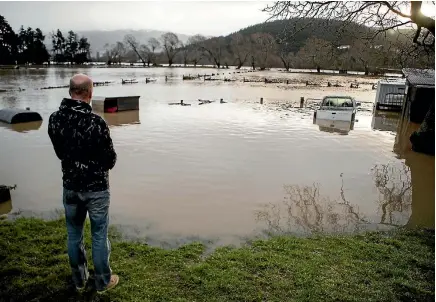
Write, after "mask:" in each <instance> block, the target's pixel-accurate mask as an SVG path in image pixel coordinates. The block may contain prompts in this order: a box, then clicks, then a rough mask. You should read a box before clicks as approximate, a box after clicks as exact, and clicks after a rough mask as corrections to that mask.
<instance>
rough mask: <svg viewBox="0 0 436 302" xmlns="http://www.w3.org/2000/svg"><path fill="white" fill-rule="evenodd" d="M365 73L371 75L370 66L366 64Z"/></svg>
mask: <svg viewBox="0 0 436 302" xmlns="http://www.w3.org/2000/svg"><path fill="white" fill-rule="evenodd" d="M365 75H366V76H367V75H369V68H368V66H365Z"/></svg>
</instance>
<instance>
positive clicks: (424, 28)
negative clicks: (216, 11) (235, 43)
mask: <svg viewBox="0 0 436 302" xmlns="http://www.w3.org/2000/svg"><path fill="white" fill-rule="evenodd" d="M421 6H422V1H318V2H311V1H278V2H274V4H271V5H267V7H266V8H264V10H263V11H265V12H267V13H269V14H270V15H271V17H270V19H292V18H297V19H298V18H306V19H310V20H317V19H323V20H325V22H330V21H331V20H340V21H344V22H343V27H347V26H349V25H350V24H353V23H357V24H361V25H365V26H367V27H370V28H375V29H377V30H376V31H375V33H372V37H373V38H374V37H375V36H377V35H378V34H380V33H386V32H387V31H388V30H391V29H398V28H401V27H404V26H410V25H414V26H415V28H416V32H415V35H414V36H413V42H414V43H416V44H418V45H421V46H424V47H432V48H434V35H435V19H434V17H433V18H431V17H427V16H425V15H424V14H423V13H422V12H421ZM406 12H408V13H406Z"/></svg>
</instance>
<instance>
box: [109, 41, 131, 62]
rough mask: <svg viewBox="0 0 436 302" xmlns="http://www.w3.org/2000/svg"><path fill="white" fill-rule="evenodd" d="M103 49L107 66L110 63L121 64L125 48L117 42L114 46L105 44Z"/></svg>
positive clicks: (125, 51)
mask: <svg viewBox="0 0 436 302" xmlns="http://www.w3.org/2000/svg"><path fill="white" fill-rule="evenodd" d="M104 48H105V49H106V59H107V62H108V65H111V64H112V63H118V64H121V61H122V60H123V58H124V56H125V55H126V53H127V49H126V46H125V45H124V44H123V43H122V42H119V41H118V42H117V43H115V45H109V44H107V43H106V44H105V45H104Z"/></svg>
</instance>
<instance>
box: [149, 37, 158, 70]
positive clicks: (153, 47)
mask: <svg viewBox="0 0 436 302" xmlns="http://www.w3.org/2000/svg"><path fill="white" fill-rule="evenodd" d="M148 46H149V48H150V50H151V61H152V63H153V65H156V54H155V51H156V50H157V49H159V48H160V42H159V41H158V39H156V38H150V39H149V40H148Z"/></svg>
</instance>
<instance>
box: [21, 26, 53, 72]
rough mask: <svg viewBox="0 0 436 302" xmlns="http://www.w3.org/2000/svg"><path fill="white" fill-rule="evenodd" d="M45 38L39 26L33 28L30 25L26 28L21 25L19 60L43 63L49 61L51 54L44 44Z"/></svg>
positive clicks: (22, 62) (25, 62)
mask: <svg viewBox="0 0 436 302" xmlns="http://www.w3.org/2000/svg"><path fill="white" fill-rule="evenodd" d="M44 39H45V36H44V35H43V33H42V31H41V30H40V29H39V28H37V29H35V30H33V29H32V28H31V27H28V28H27V30H25V29H24V27H23V26H21V28H20V32H19V34H18V41H19V42H18V56H17V60H18V62H19V63H20V64H28V63H33V64H43V63H44V62H48V61H49V58H50V55H49V54H48V51H47V48H46V47H45V45H44Z"/></svg>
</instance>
